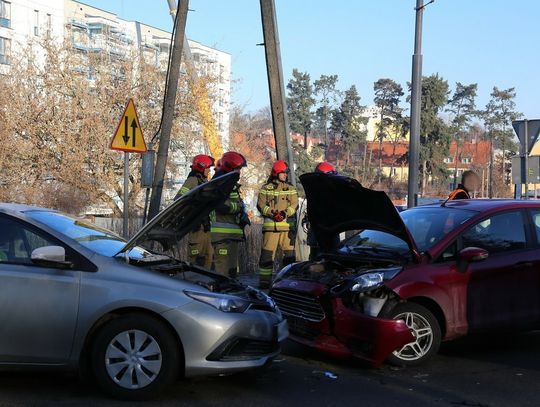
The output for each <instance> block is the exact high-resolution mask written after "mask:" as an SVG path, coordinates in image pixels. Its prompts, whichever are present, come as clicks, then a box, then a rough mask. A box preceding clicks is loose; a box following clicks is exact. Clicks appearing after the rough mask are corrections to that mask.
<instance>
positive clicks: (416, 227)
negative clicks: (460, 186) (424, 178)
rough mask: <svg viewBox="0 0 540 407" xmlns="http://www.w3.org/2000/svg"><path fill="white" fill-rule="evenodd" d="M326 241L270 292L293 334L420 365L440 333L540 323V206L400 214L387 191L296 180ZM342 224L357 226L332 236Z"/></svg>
mask: <svg viewBox="0 0 540 407" xmlns="http://www.w3.org/2000/svg"><path fill="white" fill-rule="evenodd" d="M301 181H302V184H303V186H304V189H305V191H306V197H307V200H308V208H307V211H308V217H309V221H310V224H311V227H312V229H313V231H314V233H315V235H316V237H317V239H318V242H319V244H320V246H321V249H322V253H323V254H322V255H320V256H319V258H318V259H316V260H314V261H307V262H301V263H295V264H292V265H289V266H287V267H285V268H284V269H283V270H281V272H280V273H279V274H278V276H277V277H276V280H275V282H274V284H273V287H272V290H271V295H272V297H273V298H274V300H275V301H276V303H277V304H278V306H279V308H280V309H281V311H282V313H283V314H284V315H285V316H286V317H287V319H288V322H289V329H290V333H291V338H292V339H293V340H295V341H297V342H300V343H303V344H305V345H308V346H310V347H313V348H316V349H319V350H321V351H324V352H326V353H329V354H331V355H334V356H340V357H351V356H353V357H358V358H361V359H364V360H366V361H368V362H370V363H371V364H373V365H378V364H380V363H382V362H383V361H384V360H386V359H388V360H389V361H390V362H392V363H395V364H399V365H415V364H419V363H422V362H424V361H426V360H427V359H429V358H430V357H431V356H433V355H434V354H436V353H437V351H438V349H439V345H440V343H441V341H446V340H451V339H455V338H458V337H461V336H464V335H467V334H469V333H473V332H485V331H491V330H497V331H501V330H509V331H515V330H527V329H535V328H538V327H539V326H540V203H537V202H534V201H515V200H463V201H452V202H446V203H438V204H432V205H427V206H422V207H418V208H414V209H410V210H407V211H404V212H402V213H401V214H398V212H397V210H396V209H395V207H394V206H393V205H392V202H391V201H390V199H389V198H388V196H387V195H386V194H385V193H384V192H377V191H373V190H369V189H366V188H363V187H362V186H361V185H360V184H359V183H358V182H357V181H355V180H353V179H350V178H346V177H340V176H332V175H326V174H314V173H313V174H305V175H303V176H302V177H301ZM343 231H355V232H354V234H353V235H352V237H350V238H349V239H347V240H345V241H343V242H341V243H339V241H338V239H337V236H338V234H339V233H340V232H343Z"/></svg>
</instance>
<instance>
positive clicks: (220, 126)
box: [218, 112, 223, 131]
mask: <svg viewBox="0 0 540 407" xmlns="http://www.w3.org/2000/svg"><path fill="white" fill-rule="evenodd" d="M218 128H219V131H223V113H221V112H219V113H218Z"/></svg>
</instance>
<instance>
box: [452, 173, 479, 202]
mask: <svg viewBox="0 0 540 407" xmlns="http://www.w3.org/2000/svg"><path fill="white" fill-rule="evenodd" d="M479 184H480V177H479V176H478V174H477V173H476V172H474V171H471V170H468V171H464V172H463V174H462V175H461V183H460V184H458V186H457V188H456V189H455V190H453V191H452V193H451V194H450V196H449V197H448V200H449V201H454V200H457V199H471V192H474V191H476V190H477V189H478V185H479Z"/></svg>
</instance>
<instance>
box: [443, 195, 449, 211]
mask: <svg viewBox="0 0 540 407" xmlns="http://www.w3.org/2000/svg"><path fill="white" fill-rule="evenodd" d="M449 200H450V197H448V198H446V199H445V200H444V202H443V203H442V204H441V208H446V203H447V202H448V201H449Z"/></svg>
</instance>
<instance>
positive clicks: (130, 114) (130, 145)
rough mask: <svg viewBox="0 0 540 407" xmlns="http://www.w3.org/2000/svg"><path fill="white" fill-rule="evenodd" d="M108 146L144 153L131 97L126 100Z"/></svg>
mask: <svg viewBox="0 0 540 407" xmlns="http://www.w3.org/2000/svg"><path fill="white" fill-rule="evenodd" d="M110 148H111V149H112V150H118V151H124V152H128V153H144V152H145V151H146V150H147V148H146V143H145V141H144V136H143V132H142V128H141V123H140V122H139V116H138V115H137V110H136V109H135V103H133V99H129V100H128V103H127V105H126V108H125V109H124V113H122V116H121V117H120V121H119V123H118V126H117V128H116V131H115V132H114V136H113V138H112V139H111V144H110Z"/></svg>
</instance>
